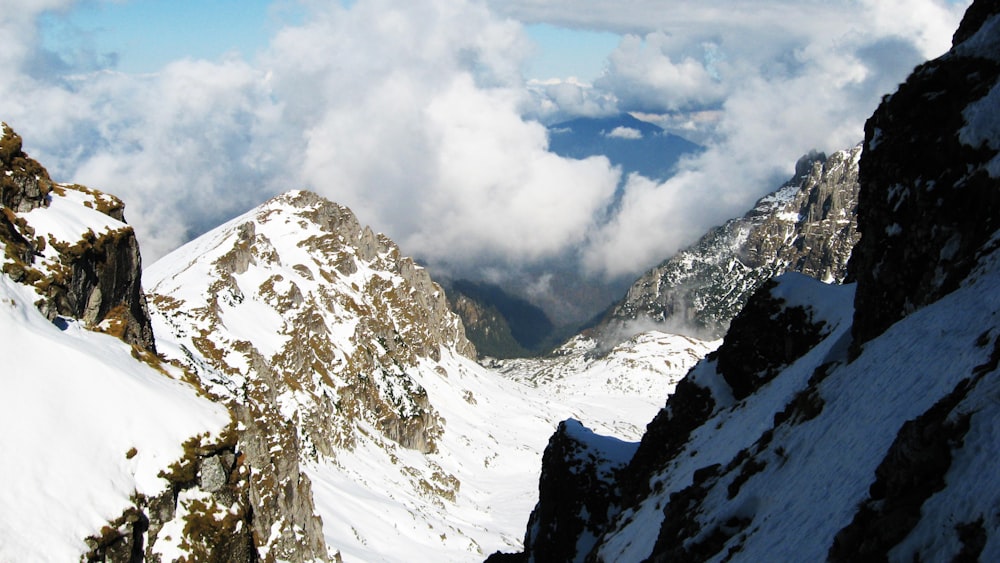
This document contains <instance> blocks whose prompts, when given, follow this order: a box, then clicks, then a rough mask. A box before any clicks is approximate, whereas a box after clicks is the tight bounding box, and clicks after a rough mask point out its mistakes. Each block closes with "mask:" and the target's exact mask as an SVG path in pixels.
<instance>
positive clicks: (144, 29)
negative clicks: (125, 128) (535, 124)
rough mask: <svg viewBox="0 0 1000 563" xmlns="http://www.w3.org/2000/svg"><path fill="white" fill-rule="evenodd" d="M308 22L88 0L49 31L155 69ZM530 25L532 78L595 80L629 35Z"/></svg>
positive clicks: (282, 6) (211, 4)
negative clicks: (532, 48)
mask: <svg viewBox="0 0 1000 563" xmlns="http://www.w3.org/2000/svg"><path fill="white" fill-rule="evenodd" d="M344 4H345V5H347V6H349V5H351V4H353V2H346V1H345V2H344ZM301 20H302V9H301V7H299V6H298V5H296V4H295V3H294V2H290V1H278V2H275V1H271V0H210V1H204V0H127V1H123V2H101V1H95V0H88V1H86V2H79V3H77V4H75V5H74V6H72V7H71V8H70V9H66V10H60V11H53V12H48V13H46V14H45V15H43V16H42V18H41V24H42V26H41V29H42V33H43V36H44V41H45V44H46V45H47V46H48V47H49V48H50V49H51V50H52V51H55V52H58V53H61V54H62V56H63V57H66V58H71V57H73V54H74V53H75V52H76V51H78V50H80V49H81V48H82V49H85V50H91V49H92V50H93V51H94V52H95V53H94V54H96V55H97V56H98V57H102V60H104V61H105V62H106V63H107V64H110V65H113V67H114V68H115V69H117V70H121V71H123V72H130V73H148V72H155V71H157V70H159V69H160V68H162V67H163V66H164V65H165V64H167V63H169V62H171V61H174V60H177V59H179V58H185V57H187V58H195V59H208V60H217V59H219V58H222V57H224V56H227V54H231V53H238V54H239V55H240V56H242V57H244V58H248V59H252V58H254V57H255V56H256V55H257V54H258V53H259V52H260V51H261V50H263V49H265V48H266V47H267V44H268V41H269V40H270V38H271V36H272V35H273V34H274V33H275V31H277V30H278V29H280V28H281V27H283V26H285V25H289V24H295V23H299V22H301ZM525 31H526V32H527V34H528V35H529V36H530V37H531V39H532V41H534V43H535V44H536V50H535V51H534V53H533V54H532V56H531V57H530V58H529V60H528V61H527V62H526V65H525V68H524V71H525V75H526V77H527V78H529V79H547V78H553V77H570V76H573V77H576V78H579V79H581V80H584V81H587V82H589V81H593V80H594V79H596V78H597V77H598V76H600V74H601V72H602V71H603V70H604V67H605V60H606V58H607V56H608V55H609V54H610V53H611V52H612V51H613V50H614V49H615V47H616V46H617V45H618V43H619V42H620V41H621V35H620V34H618V33H613V32H609V31H591V30H585V29H569V28H567V27H562V26H558V25H552V24H547V23H531V24H528V25H526V26H525Z"/></svg>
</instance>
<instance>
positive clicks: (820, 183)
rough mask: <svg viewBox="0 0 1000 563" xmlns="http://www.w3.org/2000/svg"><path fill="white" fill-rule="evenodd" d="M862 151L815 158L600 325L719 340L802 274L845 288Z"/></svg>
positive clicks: (665, 268) (644, 281) (634, 291)
mask: <svg viewBox="0 0 1000 563" xmlns="http://www.w3.org/2000/svg"><path fill="white" fill-rule="evenodd" d="M860 157H861V146H860V145H858V146H856V147H854V148H852V149H848V150H843V151H838V152H836V153H834V154H832V155H830V156H829V157H827V156H826V155H824V154H822V153H817V152H811V153H809V154H807V155H805V156H803V157H802V158H801V159H799V161H798V162H797V163H796V165H795V175H794V176H793V177H792V179H791V180H789V181H788V182H787V183H785V184H784V185H783V186H781V187H780V188H779V189H778V190H776V191H775V192H773V193H771V194H768V195H767V196H765V197H763V198H761V199H760V200H759V201H758V202H757V203H756V204H755V205H754V207H753V209H751V210H750V211H749V212H747V213H746V214H745V215H744V216H743V217H739V218H736V219H731V220H729V221H727V222H726V223H725V224H723V225H722V226H720V227H716V228H714V229H712V230H710V231H709V232H708V233H706V234H705V235H704V236H702V237H701V239H699V240H698V241H697V242H696V243H694V244H693V245H691V246H690V247H688V248H685V249H684V250H681V251H680V252H678V253H677V254H676V255H675V256H673V257H672V258H670V259H668V260H666V261H664V262H663V263H662V264H660V265H659V266H657V267H655V268H653V269H652V270H650V271H649V272H647V273H645V274H644V275H643V276H641V277H640V278H639V279H638V280H637V281H636V282H635V283H634V284H632V287H631V288H629V290H628V292H627V293H626V295H625V297H624V299H622V301H621V302H619V303H618V304H616V305H615V306H614V307H613V308H612V309H611V311H610V313H609V314H608V315H607V316H606V318H605V319H603V320H602V322H601V323H600V324H599V326H598V328H597V332H598V333H601V334H605V335H607V336H609V337H610V336H613V335H614V334H616V333H622V334H627V333H628V332H630V331H629V330H628V327H629V326H630V325H633V324H636V325H638V326H651V325H660V326H661V327H665V328H666V329H667V330H671V329H672V330H675V331H676V330H684V331H687V332H692V333H696V334H699V335H700V336H702V337H704V338H709V339H715V338H721V337H722V335H723V334H725V331H726V328H727V327H728V326H729V321H730V320H731V319H732V318H733V317H734V316H735V315H736V313H738V312H739V311H740V309H742V308H743V306H744V305H745V304H746V302H747V299H748V298H749V297H750V295H751V294H753V292H754V291H756V290H757V289H758V288H760V287H761V286H762V285H763V284H764V282H766V281H767V280H769V279H771V278H772V277H774V276H776V275H779V274H781V273H784V272H801V273H804V274H807V275H809V276H811V277H814V278H817V279H820V280H823V281H826V282H836V283H839V282H842V281H843V280H844V278H845V277H846V275H847V261H848V258H849V257H850V254H851V249H852V248H853V247H854V245H855V243H857V241H858V239H859V238H860V235H859V234H858V232H857V220H856V213H857V203H858V161H859V159H860Z"/></svg>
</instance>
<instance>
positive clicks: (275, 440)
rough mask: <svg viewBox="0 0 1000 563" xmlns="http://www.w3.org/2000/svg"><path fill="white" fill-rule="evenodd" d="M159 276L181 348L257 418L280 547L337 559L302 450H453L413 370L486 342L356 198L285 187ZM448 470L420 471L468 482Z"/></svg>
mask: <svg viewBox="0 0 1000 563" xmlns="http://www.w3.org/2000/svg"><path fill="white" fill-rule="evenodd" d="M147 275H148V276H149V278H150V279H151V280H152V283H151V287H152V291H151V295H152V297H151V302H152V303H153V312H154V318H155V319H156V320H157V322H158V323H159V324H158V325H157V326H158V328H157V331H158V333H160V334H162V335H169V340H170V341H172V342H173V344H171V350H172V353H170V354H168V355H171V357H172V358H173V359H176V360H177V361H180V362H182V363H184V364H186V365H188V366H190V367H191V368H192V369H194V370H195V371H196V372H197V373H198V376H199V378H200V381H201V384H203V385H205V386H206V388H207V389H208V390H209V391H210V392H212V393H213V394H215V395H216V396H218V398H219V400H221V401H224V402H226V403H227V404H230V405H231V408H232V409H233V411H234V412H235V413H236V416H237V418H238V420H239V421H240V422H241V423H242V426H243V427H244V430H243V432H242V434H241V438H240V443H241V445H242V447H243V449H244V451H245V453H246V456H247V459H248V460H249V463H250V466H251V467H252V468H253V470H252V471H251V474H250V477H249V481H250V495H251V500H252V501H253V503H254V506H255V514H256V516H255V519H254V522H253V526H254V532H255V535H256V537H257V538H258V539H260V540H261V541H262V542H264V544H263V545H262V548H263V550H264V551H266V552H267V553H268V554H269V556H268V557H274V558H277V559H281V560H289V561H305V560H310V559H314V558H315V559H325V558H326V557H327V555H326V548H325V542H324V539H323V534H322V526H321V523H320V520H319V517H318V516H317V515H316V512H315V507H314V506H313V501H312V490H311V484H310V480H309V479H308V477H307V476H306V475H305V473H304V472H303V470H302V466H301V464H302V463H304V462H307V461H317V460H319V459H325V460H336V458H337V457H338V454H339V452H342V451H345V450H348V451H349V450H351V449H353V448H355V447H356V446H357V444H358V443H359V441H363V442H365V443H367V442H368V441H371V440H375V441H377V442H381V443H384V444H389V443H393V444H398V445H400V446H402V447H404V448H408V449H412V450H416V451H418V452H422V453H430V452H434V451H435V450H436V449H437V447H438V446H437V441H438V439H439V437H440V436H441V434H442V432H443V421H442V420H441V418H440V415H439V414H438V413H437V411H436V409H435V407H434V405H432V404H431V403H430V401H429V400H428V396H427V393H426V391H425V390H424V389H423V387H421V386H420V384H419V383H417V382H416V381H415V379H414V378H413V377H411V375H410V374H409V373H408V372H409V371H411V370H415V369H417V366H418V365H420V364H424V363H433V362H437V361H439V360H440V358H441V354H442V350H444V349H447V350H449V351H451V352H457V353H459V354H463V355H465V356H467V357H475V349H474V348H473V347H472V345H471V344H470V343H469V341H468V340H467V339H466V338H465V335H464V330H463V327H462V323H461V321H459V320H458V318H457V317H455V316H454V314H453V313H451V311H450V309H449V307H448V303H447V300H446V298H445V295H444V292H443V291H442V289H441V288H440V286H438V285H437V284H436V283H434V282H433V281H432V280H431V278H430V276H429V275H428V273H427V271H426V270H424V269H423V268H421V267H419V266H417V265H416V264H414V262H413V261H412V260H411V259H410V258H406V257H403V256H401V254H400V251H399V249H398V247H396V245H395V244H394V243H392V241H390V240H389V239H388V238H386V237H385V236H383V235H377V234H375V233H374V232H372V231H371V229H368V228H363V227H362V226H361V225H360V224H359V223H358V221H357V219H356V218H355V216H354V214H353V213H351V211H350V210H348V209H347V208H345V207H342V206H339V205H336V204H334V203H332V202H329V201H327V200H324V199H322V198H320V197H319V196H317V195H315V194H312V193H309V192H291V193H288V194H285V195H282V196H279V197H277V198H275V199H273V200H272V201H270V202H267V203H266V204H264V205H262V206H260V207H259V208H257V209H255V210H253V211H251V212H250V213H248V214H246V215H244V216H243V217H240V218H238V219H236V220H234V221H233V222H231V223H230V224H228V225H224V226H222V227H220V228H218V229H216V230H215V231H212V232H211V233H208V234H207V235H205V236H204V237H202V238H200V239H198V240H196V241H194V242H193V243H192V244H191V245H190V248H187V249H184V248H182V249H181V250H179V251H178V252H177V253H175V254H174V255H171V256H168V257H166V258H164V259H163V260H161V261H160V262H158V263H157V264H154V266H153V267H152V268H150V270H149V271H147ZM248 323H252V324H248ZM160 327H162V329H161V328H160ZM386 447H388V446H386ZM434 479H435V482H436V483H437V485H434V486H432V485H430V484H429V483H428V482H427V481H425V480H424V479H423V477H422V476H420V475H419V474H416V475H415V481H416V482H415V485H416V486H424V487H428V488H432V487H437V488H438V489H440V490H438V489H435V490H436V491H437V492H438V493H440V494H441V495H443V496H445V497H447V496H449V495H451V496H453V495H454V494H455V491H456V490H457V487H458V482H457V479H454V478H453V477H449V476H447V475H444V474H442V475H439V476H435V477H434Z"/></svg>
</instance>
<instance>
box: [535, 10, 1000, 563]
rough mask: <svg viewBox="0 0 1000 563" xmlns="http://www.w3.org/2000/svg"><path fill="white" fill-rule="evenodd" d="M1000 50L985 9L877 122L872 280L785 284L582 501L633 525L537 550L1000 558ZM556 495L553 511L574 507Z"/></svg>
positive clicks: (614, 522)
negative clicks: (999, 432) (998, 459)
mask: <svg viewBox="0 0 1000 563" xmlns="http://www.w3.org/2000/svg"><path fill="white" fill-rule="evenodd" d="M998 46H1000V3H998V2H975V3H974V4H973V5H972V7H971V8H970V9H969V11H968V13H967V15H966V18H965V20H964V21H963V23H962V27H961V28H960V30H959V32H958V33H956V35H955V46H954V48H953V49H952V51H951V52H950V53H948V54H947V55H945V56H943V57H941V58H940V59H937V60H935V61H932V62H931V63H928V64H927V65H924V66H922V67H919V68H918V69H917V70H916V71H915V73H914V76H913V77H911V79H910V80H908V81H907V83H906V84H904V85H903V86H901V87H900V93H898V94H894V95H893V96H889V97H887V98H886V99H885V100H884V101H883V104H882V106H881V107H880V108H879V110H878V111H877V112H876V114H875V115H874V116H873V118H872V120H871V121H870V122H869V124H868V127H867V131H868V133H867V134H866V137H867V138H866V144H865V151H866V152H865V156H864V157H863V158H862V159H861V177H862V178H863V179H864V180H863V182H862V194H863V195H862V200H861V205H860V206H859V224H860V225H861V228H862V229H863V231H864V235H863V237H864V239H863V243H862V244H860V245H859V246H858V247H857V248H856V250H855V256H854V257H853V258H852V262H851V264H852V268H853V272H854V275H855V276H856V278H857V284H856V285H855V284H849V285H844V286H835V285H826V284H822V283H819V282H817V281H815V280H810V279H808V278H806V277H804V276H799V275H791V274H785V275H783V276H780V277H779V278H776V279H775V280H774V281H773V282H772V283H769V284H767V285H766V286H764V288H763V289H762V290H760V291H759V292H758V293H757V294H755V295H754V297H753V298H752V299H751V301H750V304H748V306H747V307H745V308H744V309H743V311H742V312H741V313H740V314H739V316H737V317H736V319H735V320H734V321H733V323H732V325H731V327H730V331H729V333H728V334H727V335H726V337H725V339H724V342H723V344H722V346H721V347H720V348H719V350H718V351H717V352H716V353H714V354H711V355H709V356H708V358H706V359H705V360H704V361H702V362H701V363H699V364H698V365H697V366H696V367H695V368H694V369H693V370H692V371H691V372H690V373H689V374H688V375H687V377H686V378H685V379H684V380H683V381H682V382H681V383H680V384H679V385H678V388H677V391H676V392H675V393H674V394H673V395H672V396H671V397H670V398H669V399H668V401H667V404H666V406H665V408H664V409H663V410H662V411H661V412H660V413H659V414H658V415H657V416H656V417H655V418H654V420H653V421H652V422H651V423H650V424H649V426H648V428H647V432H646V434H645V435H644V437H643V439H642V441H641V442H640V443H639V445H638V447H637V449H636V452H635V454H634V455H633V456H632V457H631V459H630V460H629V461H628V463H627V464H624V465H621V464H620V462H619V463H617V464H615V467H618V469H617V470H616V471H614V475H613V476H612V477H611V478H610V479H605V480H604V482H603V483H602V484H601V485H600V486H599V487H595V486H593V485H590V484H581V485H580V486H579V487H577V488H576V489H574V491H569V492H567V491H563V492H562V498H572V499H574V500H573V502H574V503H576V504H578V505H584V506H598V505H600V503H601V502H608V506H610V507H611V510H610V512H611V516H606V515H603V514H602V515H600V516H599V517H597V518H593V519H589V518H586V517H585V516H583V517H581V516H578V518H582V519H583V520H582V521H578V522H574V523H573V525H571V526H566V527H565V528H564V534H563V535H561V536H560V535H558V534H556V535H554V536H551V535H550V536H543V535H539V534H536V533H534V531H533V530H531V529H529V530H528V531H527V533H526V536H525V537H526V543H527V545H526V547H525V552H524V555H523V557H522V558H523V559H528V560H540V559H538V558H534V557H533V555H532V554H535V553H545V552H546V550H548V549H550V548H551V547H552V546H553V545H555V546H567V545H580V546H584V547H583V548H581V549H577V550H575V551H569V552H566V553H564V554H562V555H560V560H572V561H763V560H797V561H816V560H824V559H828V560H833V561H858V560H882V561H884V560H888V561H914V560H939V561H948V560H951V561H960V560H980V561H992V560H995V559H997V558H998V557H1000V533H998V531H1000V519H998V517H997V515H996V510H995V507H996V506H997V503H998V502H1000V493H998V492H997V491H1000V469H998V468H997V467H996V464H995V463H993V458H994V457H995V456H996V454H997V452H998V449H1000V445H998V443H997V441H996V433H995V429H996V424H997V423H998V421H1000V407H998V405H997V402H996V399H995V398H996V393H997V392H998V391H1000V368H998V366H1000V337H998V336H1000V321H998V320H997V319H998V318H1000V252H998V250H1000V245H998V244H997V243H996V241H997V240H998V236H1000V235H998V232H1000V231H998V227H1000V225H998V224H997V223H996V222H997V221H998V219H997V218H998V217H1000V207H997V205H996V203H995V202H996V199H995V195H992V194H995V193H997V191H998V190H1000V165H998V162H1000V159H998V158H997V156H996V155H997V148H998V147H1000V121H998V120H997V114H998V110H997V108H998V107H1000V104H998V103H997V100H996V99H995V96H996V92H1000V80H998V76H1000V74H998V73H997V72H995V69H996V63H997V60H998V59H1000V57H998V55H997V54H998V53H1000V49H998V48H997V47H998ZM940 104H943V106H942V105H940ZM903 115H906V116H909V117H908V118H906V119H901V118H900V116H903ZM918 116H919V117H920V119H918ZM927 116H931V118H929V119H928V118H927ZM956 116H957V117H956ZM915 121H921V123H919V124H915V123H914V122H915ZM908 154H915V155H922V156H917V160H919V162H910V161H909V158H910V157H908V156H905V155H908ZM932 180H933V182H932ZM918 191H922V192H924V193H922V194H918V193H917V192H918ZM970 201H971V202H972V203H971V205H974V206H977V208H976V209H972V208H970ZM968 214H972V215H968ZM963 217H964V218H965V219H969V218H972V219H973V220H971V221H966V220H961V219H960V218H963ZM973 223H974V224H973ZM908 232H912V233H913V237H912V238H911V237H908V236H907V233H908ZM887 239H888V240H887ZM894 292H898V295H899V297H894V298H890V294H893V293H894ZM883 299H885V300H886V301H885V302H884V303H883V302H882V300H883ZM852 304H853V307H852ZM563 449H565V448H563ZM551 453H552V455H553V456H557V455H559V452H558V449H557V448H553V449H552V450H551ZM563 457H566V458H567V459H570V460H571V459H572V456H569V455H563ZM547 458H548V453H547ZM614 461H615V460H614V458H613V456H604V461H603V462H602V459H601V457H600V456H598V458H597V459H591V460H590V462H589V463H590V465H591V466H601V465H602V463H609V464H610V463H612V462H614ZM566 466H567V463H566V462H565V461H563V460H560V461H559V462H553V463H552V464H551V465H550V466H547V467H545V468H543V474H546V472H551V471H559V470H560V469H559V468H560V467H566ZM569 472H570V473H572V470H570V471H569ZM566 478H567V479H570V477H569V476H567V477H566ZM549 481H552V479H551V478H550V479H549ZM552 490H555V489H554V488H553V487H551V486H548V487H546V488H545V489H543V490H542V491H540V498H539V505H538V506H537V507H536V512H539V513H546V514H548V513H558V507H553V506H551V505H552V504H558V503H560V502H564V501H561V500H560V499H558V498H556V497H555V496H553V495H552V494H550V493H551V491H552ZM577 495H579V496H583V497H585V498H584V499H582V500H580V499H576V496H577ZM592 496H597V497H600V499H597V498H590V497H592ZM578 514H580V513H578ZM591 524H596V525H598V527H599V528H600V530H599V531H598V532H596V533H595V532H594V531H593V530H590V529H588V525H591ZM579 530H585V531H584V532H579ZM595 535H596V536H597V537H596V539H595V538H594V536H595ZM586 546H590V547H589V548H588V547H586Z"/></svg>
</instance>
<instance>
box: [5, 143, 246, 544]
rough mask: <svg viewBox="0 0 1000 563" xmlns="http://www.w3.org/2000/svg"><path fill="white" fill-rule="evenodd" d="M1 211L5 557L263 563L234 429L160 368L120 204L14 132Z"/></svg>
mask: <svg viewBox="0 0 1000 563" xmlns="http://www.w3.org/2000/svg"><path fill="white" fill-rule="evenodd" d="M0 203H2V207H0V211H2V213H0V245H2V247H3V258H2V271H3V275H0V355H2V356H3V358H4V368H3V370H0V426H2V427H3V429H4V430H3V432H2V433H0V449H2V450H3V452H4V456H5V459H6V460H7V462H6V463H3V464H0V506H3V510H0V560H3V561H73V560H81V559H83V560H88V561H140V560H144V559H146V560H157V559H158V558H159V560H164V561H166V560H178V559H181V558H187V560H193V559H204V558H206V557H209V556H211V555H213V554H219V553H220V552H225V553H226V554H227V556H228V559H227V560H228V561H248V562H249V561H254V560H256V553H255V550H254V544H253V541H252V538H251V536H250V534H249V529H248V528H247V526H246V524H247V522H248V521H249V519H250V518H251V516H250V510H249V503H248V499H247V489H246V487H245V484H246V474H247V468H246V466H245V465H243V464H241V463H239V462H238V460H237V456H236V449H235V442H234V436H235V434H234V433H233V424H232V420H231V417H230V415H229V413H228V412H227V411H226V409H225V408H223V407H221V406H219V405H217V404H215V403H213V402H211V401H210V400H208V399H207V398H205V397H203V396H200V395H199V393H198V391H197V390H196V388H195V387H193V386H191V385H189V384H187V383H185V382H184V381H183V380H185V379H186V378H187V374H185V373H184V372H182V371H181V370H178V369H176V368H175V367H173V366H170V365H167V364H164V363H162V362H161V361H160V359H159V358H158V357H157V356H155V355H154V353H153V351H154V347H153V335H152V331H151V328H150V323H149V316H148V313H147V309H146V301H145V297H144V295H143V293H142V288H141V275H140V269H139V268H140V257H139V250H138V246H137V244H136V241H135V236H134V234H133V232H132V229H131V227H129V226H128V225H126V224H125V222H124V216H123V208H124V206H123V205H122V203H121V201H119V200H118V199H117V198H115V197H113V196H110V195H107V194H103V193H100V192H98V191H96V190H91V189H88V188H85V187H83V186H78V185H66V184H58V183H56V182H53V181H52V180H51V179H50V177H49V175H48V173H47V172H46V171H45V169H44V168H43V167H42V166H41V165H40V164H39V163H38V162H36V161H35V160H33V159H31V158H30V157H29V156H28V155H27V154H25V153H24V151H23V148H22V141H21V138H20V136H18V135H17V134H16V133H15V132H14V131H12V130H11V129H10V127H9V126H7V125H6V124H4V125H2V127H0Z"/></svg>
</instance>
